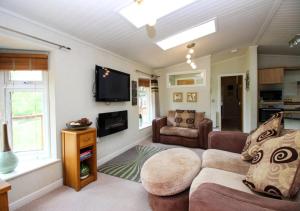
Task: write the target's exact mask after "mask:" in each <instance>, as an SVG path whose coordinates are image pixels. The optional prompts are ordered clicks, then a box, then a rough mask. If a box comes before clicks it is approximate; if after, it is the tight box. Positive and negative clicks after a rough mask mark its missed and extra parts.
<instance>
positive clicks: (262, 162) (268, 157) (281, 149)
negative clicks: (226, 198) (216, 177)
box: [243, 130, 300, 198]
mask: <svg viewBox="0 0 300 211" xmlns="http://www.w3.org/2000/svg"><path fill="white" fill-rule="evenodd" d="M299 156H300V130H298V131H296V132H293V133H289V134H286V135H284V136H281V137H278V138H274V139H272V140H270V141H267V142H265V143H264V144H263V145H262V146H261V148H260V149H259V150H258V152H257V153H256V155H255V156H254V158H253V160H252V165H251V166H250V168H249V171H248V173H247V175H246V179H245V180H243V183H244V184H245V185H247V186H248V187H249V188H250V189H251V190H253V191H256V192H261V193H265V194H268V195H271V196H275V197H280V198H291V197H293V196H295V195H296V194H297V192H298V191H299V189H300V157H299Z"/></svg>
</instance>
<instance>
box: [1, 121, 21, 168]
mask: <svg viewBox="0 0 300 211" xmlns="http://www.w3.org/2000/svg"><path fill="white" fill-rule="evenodd" d="M2 129H3V134H2V135H3V139H2V146H3V149H2V150H1V151H0V173H2V174H7V173H10V172H12V171H14V170H15V168H16V167H17V164H18V158H17V156H16V155H15V154H14V153H13V152H12V151H11V149H10V146H9V143H8V135H7V124H6V123H3V125H2Z"/></svg>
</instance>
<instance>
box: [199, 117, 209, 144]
mask: <svg viewBox="0 0 300 211" xmlns="http://www.w3.org/2000/svg"><path fill="white" fill-rule="evenodd" d="M211 131H212V121H211V120H210V119H207V118H205V119H203V120H202V121H201V122H200V123H199V127H198V134H199V135H198V137H199V139H198V141H199V145H200V146H201V148H204V149H207V147H208V134H209V133H210V132H211Z"/></svg>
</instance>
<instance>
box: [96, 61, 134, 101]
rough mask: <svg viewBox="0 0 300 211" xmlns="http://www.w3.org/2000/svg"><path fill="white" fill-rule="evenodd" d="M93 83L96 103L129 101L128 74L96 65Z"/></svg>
mask: <svg viewBox="0 0 300 211" xmlns="http://www.w3.org/2000/svg"><path fill="white" fill-rule="evenodd" d="M95 83H96V86H95V88H96V90H95V98H96V101H99V102H119V101H130V75H129V74H127V73H123V72H120V71H117V70H113V69H110V68H106V67H101V66H98V65H96V70H95Z"/></svg>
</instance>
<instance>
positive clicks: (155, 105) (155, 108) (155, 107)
mask: <svg viewBox="0 0 300 211" xmlns="http://www.w3.org/2000/svg"><path fill="white" fill-rule="evenodd" d="M151 95H152V115H153V118H156V117H159V116H160V111H159V95H158V81H157V78H153V79H151Z"/></svg>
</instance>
